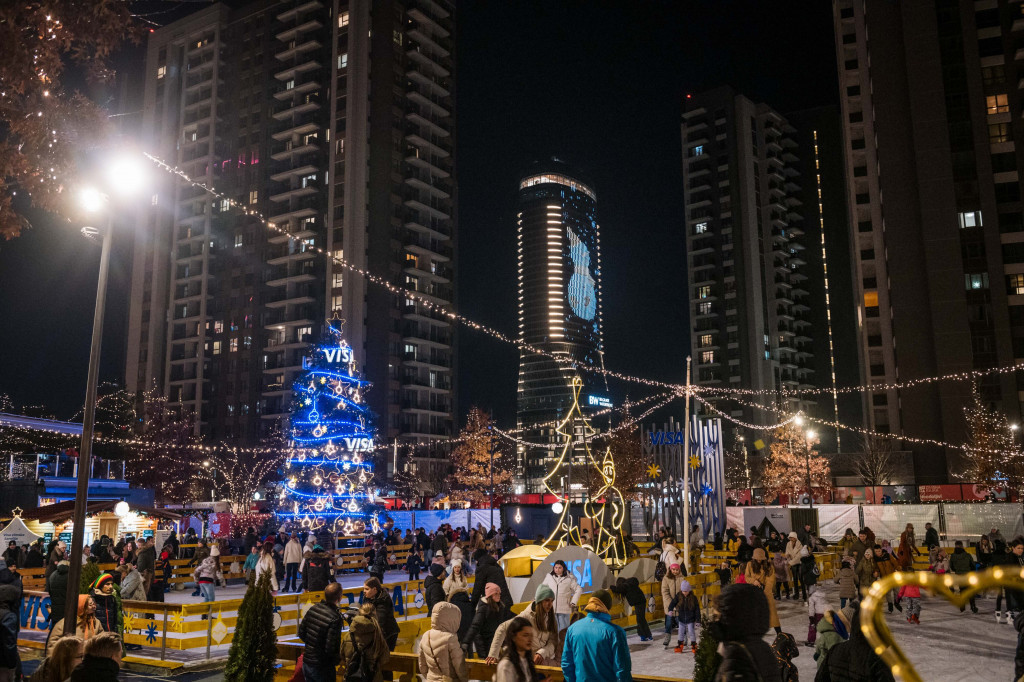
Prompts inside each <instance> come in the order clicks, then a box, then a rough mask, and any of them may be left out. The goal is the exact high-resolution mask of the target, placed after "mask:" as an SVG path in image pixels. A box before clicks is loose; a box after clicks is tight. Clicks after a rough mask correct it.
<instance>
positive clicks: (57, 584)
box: [46, 559, 70, 630]
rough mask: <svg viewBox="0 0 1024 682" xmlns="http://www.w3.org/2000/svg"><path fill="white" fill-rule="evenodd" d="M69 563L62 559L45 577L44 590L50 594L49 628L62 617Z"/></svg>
mask: <svg viewBox="0 0 1024 682" xmlns="http://www.w3.org/2000/svg"><path fill="white" fill-rule="evenodd" d="M69 567H70V564H69V563H68V560H67V559H63V560H62V561H61V562H60V563H58V564H57V567H56V569H54V571H53V573H51V574H50V575H49V577H47V578H46V592H47V594H49V595H50V629H51V630H52V629H53V624H54V623H56V622H57V621H58V620H61V619H62V618H64V605H65V604H66V603H67V595H68V568H69Z"/></svg>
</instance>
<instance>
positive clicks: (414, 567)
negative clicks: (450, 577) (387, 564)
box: [405, 552, 426, 580]
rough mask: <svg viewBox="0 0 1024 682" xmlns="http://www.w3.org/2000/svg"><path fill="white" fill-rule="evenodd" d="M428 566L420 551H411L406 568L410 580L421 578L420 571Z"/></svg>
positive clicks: (406, 561)
mask: <svg viewBox="0 0 1024 682" xmlns="http://www.w3.org/2000/svg"><path fill="white" fill-rule="evenodd" d="M424 568H426V564H425V563H424V561H423V557H422V556H420V553H419V552H409V556H408V557H407V558H406V560H405V570H406V571H408V572H409V580H419V579H420V571H421V570H423V569H424Z"/></svg>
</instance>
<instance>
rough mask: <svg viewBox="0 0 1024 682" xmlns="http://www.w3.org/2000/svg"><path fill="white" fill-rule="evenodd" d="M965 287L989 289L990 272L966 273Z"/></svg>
mask: <svg viewBox="0 0 1024 682" xmlns="http://www.w3.org/2000/svg"><path fill="white" fill-rule="evenodd" d="M964 287H965V288H967V289H988V273H987V272H982V273H979V274H974V275H972V274H966V275H964Z"/></svg>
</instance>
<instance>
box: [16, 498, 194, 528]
mask: <svg viewBox="0 0 1024 682" xmlns="http://www.w3.org/2000/svg"><path fill="white" fill-rule="evenodd" d="M119 501H120V500H95V501H92V502H89V503H88V504H86V507H85V513H86V514H98V513H100V512H113V511H114V507H115V506H117V503H118V502H119ZM132 511H136V512H141V513H143V514H146V515H148V516H154V517H156V518H160V519H174V520H177V519H180V518H181V514H175V513H174V512H169V511H166V510H164V509H154V508H152V507H136V506H134V505H133V506H132ZM74 513H75V501H74V500H68V501H67V502H58V503H57V504H48V505H46V506H45V507H38V508H37V509H31V510H29V511H26V512H23V513H22V514H21V518H22V519H24V520H25V521H39V522H40V523H61V522H63V521H70V520H71V517H72V516H73V515H74Z"/></svg>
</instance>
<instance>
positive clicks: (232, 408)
mask: <svg viewBox="0 0 1024 682" xmlns="http://www.w3.org/2000/svg"><path fill="white" fill-rule="evenodd" d="M234 414H235V406H234V405H228V416H229V417H230V416H232V415H234Z"/></svg>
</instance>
